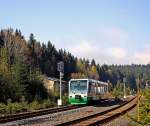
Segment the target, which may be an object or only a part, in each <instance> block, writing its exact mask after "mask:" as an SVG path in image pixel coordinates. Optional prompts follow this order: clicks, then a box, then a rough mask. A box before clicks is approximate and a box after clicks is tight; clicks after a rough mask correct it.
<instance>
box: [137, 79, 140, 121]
mask: <svg viewBox="0 0 150 126" xmlns="http://www.w3.org/2000/svg"><path fill="white" fill-rule="evenodd" d="M139 96H140V76H138V79H137V122H138V123H139V121H140V115H139V114H140V110H139V105H140V101H139Z"/></svg>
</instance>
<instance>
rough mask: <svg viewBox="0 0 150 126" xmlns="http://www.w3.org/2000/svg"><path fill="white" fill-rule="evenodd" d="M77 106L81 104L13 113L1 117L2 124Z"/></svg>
mask: <svg viewBox="0 0 150 126" xmlns="http://www.w3.org/2000/svg"><path fill="white" fill-rule="evenodd" d="M76 108H79V106H73V105H70V106H62V107H55V108H49V109H43V110H37V111H34V112H23V113H18V114H11V115H7V116H2V117H0V124H1V123H7V122H11V121H16V120H21V119H27V118H31V117H36V116H41V115H46V114H52V113H56V112H61V111H67V110H71V109H76Z"/></svg>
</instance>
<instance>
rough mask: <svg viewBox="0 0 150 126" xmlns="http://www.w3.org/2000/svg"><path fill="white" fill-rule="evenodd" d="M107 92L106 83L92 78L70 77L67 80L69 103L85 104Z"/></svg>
mask: <svg viewBox="0 0 150 126" xmlns="http://www.w3.org/2000/svg"><path fill="white" fill-rule="evenodd" d="M107 92H108V83H105V82H102V81H98V80H93V79H71V80H70V81H69V103H70V104H76V105H78V104H87V103H88V102H89V101H91V100H98V99H100V98H101V96H102V95H103V94H105V93H107Z"/></svg>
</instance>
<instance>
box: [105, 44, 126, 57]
mask: <svg viewBox="0 0 150 126" xmlns="http://www.w3.org/2000/svg"><path fill="white" fill-rule="evenodd" d="M108 53H109V55H110V56H112V57H114V58H115V59H123V58H126V51H125V49H123V48H117V47H115V48H109V49H108Z"/></svg>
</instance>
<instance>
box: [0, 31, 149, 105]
mask: <svg viewBox="0 0 150 126" xmlns="http://www.w3.org/2000/svg"><path fill="white" fill-rule="evenodd" d="M45 43H46V44H45ZM91 48H92V47H91ZM87 55H88V54H87ZM59 61H63V62H64V78H63V79H64V80H66V81H68V80H69V79H71V78H93V79H97V80H101V81H105V82H108V83H109V85H110V91H111V90H113V89H116V90H117V87H120V85H122V83H123V78H126V81H125V83H126V86H127V88H128V90H129V91H136V81H137V78H140V80H141V81H140V87H141V88H144V87H145V84H146V82H147V83H149V81H150V80H149V79H150V64H147V65H142V64H131V65H116V64H112V65H107V64H103V65H100V64H98V63H96V61H95V60H94V59H93V60H91V61H90V60H88V59H85V58H82V59H81V58H78V57H75V56H74V55H73V54H71V53H70V52H68V51H66V50H65V49H56V48H55V45H54V44H52V43H51V41H48V42H44V43H43V42H40V41H38V40H36V38H35V36H34V34H33V33H31V34H30V36H29V38H28V39H27V38H25V37H24V36H23V35H22V33H21V31H20V30H18V29H15V30H14V29H12V28H9V29H2V30H1V31H0V103H7V102H10V101H11V102H21V101H22V100H23V101H27V102H29V103H30V102H32V101H34V100H35V99H37V100H41V99H47V98H49V97H51V96H49V94H47V92H46V89H45V87H44V86H43V81H42V75H45V76H48V77H55V78H59V72H58V71H57V63H58V62H59Z"/></svg>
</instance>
